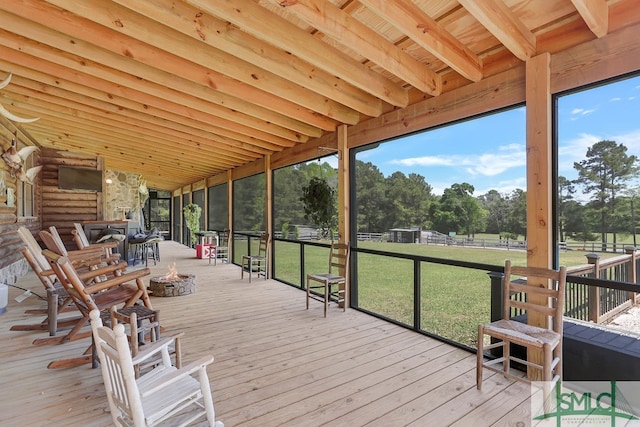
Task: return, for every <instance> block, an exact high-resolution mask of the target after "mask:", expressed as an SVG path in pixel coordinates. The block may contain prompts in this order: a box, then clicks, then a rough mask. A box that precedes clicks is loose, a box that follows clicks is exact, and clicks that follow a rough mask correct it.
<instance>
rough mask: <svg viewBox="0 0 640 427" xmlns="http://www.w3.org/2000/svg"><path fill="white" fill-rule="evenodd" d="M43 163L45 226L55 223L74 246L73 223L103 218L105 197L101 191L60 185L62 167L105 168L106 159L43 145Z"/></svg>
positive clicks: (42, 191) (61, 233) (43, 225)
mask: <svg viewBox="0 0 640 427" xmlns="http://www.w3.org/2000/svg"><path fill="white" fill-rule="evenodd" d="M41 162H42V163H41V164H42V166H43V168H42V172H41V173H40V174H41V176H42V177H41V182H42V187H41V191H40V196H41V200H42V210H41V222H42V228H43V229H46V228H48V227H50V226H52V225H53V226H55V227H56V228H57V229H58V232H59V233H60V236H61V237H62V240H63V241H64V243H65V245H66V246H67V247H68V248H74V247H75V244H74V243H73V238H72V235H71V230H72V229H73V223H74V222H83V221H97V220H102V219H103V213H102V212H103V206H102V205H103V197H102V193H100V192H95V191H83V190H63V189H60V188H58V166H61V165H62V166H73V167H82V168H92V169H97V170H103V161H102V160H101V159H98V158H97V157H95V156H87V155H85V154H78V153H71V152H68V151H60V150H55V149H51V148H43V149H42V152H41Z"/></svg>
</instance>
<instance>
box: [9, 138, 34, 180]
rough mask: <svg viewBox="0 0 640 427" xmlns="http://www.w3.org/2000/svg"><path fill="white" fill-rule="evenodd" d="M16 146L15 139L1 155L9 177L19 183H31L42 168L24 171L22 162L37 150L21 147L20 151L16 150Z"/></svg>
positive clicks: (32, 147)
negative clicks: (8, 171)
mask: <svg viewBox="0 0 640 427" xmlns="http://www.w3.org/2000/svg"><path fill="white" fill-rule="evenodd" d="M17 145H18V143H17V141H16V139H13V140H12V141H11V147H9V148H8V149H7V150H6V151H4V152H3V153H2V159H3V160H4V162H5V163H6V164H7V166H9V170H10V172H11V176H15V177H17V178H18V179H19V180H20V181H24V182H27V183H29V184H31V183H33V178H35V177H36V175H37V174H38V172H40V170H41V169H42V166H35V167H32V168H29V169H27V170H24V168H23V167H22V164H23V163H24V161H25V160H26V159H27V158H28V157H29V156H30V155H31V154H32V153H33V152H34V151H36V150H37V149H38V147H34V146H32V145H31V146H26V147H22V148H21V149H20V150H18V149H17V148H16V146H17Z"/></svg>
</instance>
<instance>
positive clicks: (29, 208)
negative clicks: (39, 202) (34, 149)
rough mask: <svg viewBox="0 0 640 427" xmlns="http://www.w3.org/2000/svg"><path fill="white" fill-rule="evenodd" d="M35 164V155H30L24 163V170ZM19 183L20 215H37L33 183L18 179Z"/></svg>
mask: <svg viewBox="0 0 640 427" xmlns="http://www.w3.org/2000/svg"><path fill="white" fill-rule="evenodd" d="M33 165H34V162H33V156H29V157H28V158H27V159H26V160H25V161H24V163H23V164H22V167H23V170H25V171H26V170H29V168H32V167H33ZM16 183H17V193H18V194H17V195H16V205H17V206H16V207H17V209H18V217H32V216H35V203H34V191H33V184H30V183H27V182H24V181H21V180H19V179H18V180H16Z"/></svg>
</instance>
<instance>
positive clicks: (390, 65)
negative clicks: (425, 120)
mask: <svg viewBox="0 0 640 427" xmlns="http://www.w3.org/2000/svg"><path fill="white" fill-rule="evenodd" d="M273 1H274V2H275V3H276V4H279V5H280V6H282V7H285V8H287V9H288V10H290V11H291V12H293V13H295V14H296V16H298V17H299V18H301V19H302V20H303V21H305V22H306V23H308V24H309V25H311V26H312V27H315V28H316V29H318V30H319V31H322V33H323V34H325V35H326V36H329V37H331V38H333V39H334V40H336V41H338V42H340V43H341V44H344V45H346V46H349V47H350V48H351V49H353V50H355V51H357V52H358V53H360V54H361V55H363V56H364V57H366V58H368V59H369V60H370V61H372V62H374V63H376V64H377V65H378V66H380V67H382V68H384V69H385V70H387V71H389V72H390V73H392V74H394V75H395V76H397V77H398V78H400V79H401V80H404V81H405V82H407V83H409V84H410V85H412V86H414V87H416V88H417V89H419V90H421V91H423V92H425V93H427V94H429V95H432V96H437V95H439V94H440V93H441V92H442V79H441V78H440V76H439V75H438V74H436V73H435V72H434V71H433V70H431V69H430V68H429V67H428V66H426V65H425V64H423V63H422V62H419V61H418V60H416V59H414V58H413V57H412V56H411V55H409V54H407V53H406V52H404V51H402V50H401V49H400V48H399V47H398V46H396V45H395V44H393V43H392V42H391V41H389V40H388V39H386V38H384V37H382V36H381V35H380V34H378V33H377V32H375V31H373V30H372V29H371V28H369V27H367V26H366V25H364V24H363V23H362V22H360V21H358V20H357V19H355V18H353V17H352V16H351V15H349V14H347V13H345V12H344V11H342V10H341V9H340V8H338V7H336V6H335V5H333V3H331V2H328V1H325V0H273Z"/></svg>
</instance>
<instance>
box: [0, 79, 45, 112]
mask: <svg viewBox="0 0 640 427" xmlns="http://www.w3.org/2000/svg"><path fill="white" fill-rule="evenodd" d="M12 75H13V74H12V73H9V76H7V78H6V79H4V80H3V81H2V82H0V89H3V88H5V87H7V85H8V84H9V83H10V82H11V77H12ZM0 115H2V116H4V117H6V118H7V119H9V120H12V121H14V122H18V123H33V122H35V121H36V120H38V119H39V117H35V118H32V119H26V118H24V117H18V116H16V115H15V114H13V113H12V112H10V111H8V110H7V109H6V108H4V106H3V105H2V104H0Z"/></svg>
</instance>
